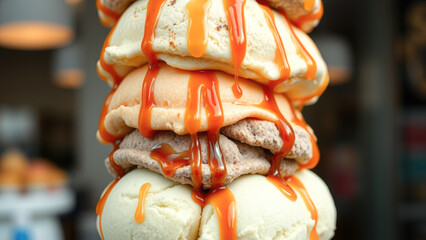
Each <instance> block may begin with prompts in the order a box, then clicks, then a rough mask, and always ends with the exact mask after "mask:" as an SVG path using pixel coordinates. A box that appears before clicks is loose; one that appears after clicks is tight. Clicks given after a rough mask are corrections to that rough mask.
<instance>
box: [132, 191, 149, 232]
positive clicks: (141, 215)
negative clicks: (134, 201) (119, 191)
mask: <svg viewBox="0 0 426 240" xmlns="http://www.w3.org/2000/svg"><path fill="white" fill-rule="evenodd" d="M150 188H151V184H150V183H144V184H143V185H142V186H141V189H140V190H139V201H138V206H137V207H136V212H135V221H136V222H137V223H139V224H141V223H143V222H144V220H145V199H146V195H147V194H148V191H149V189H150Z"/></svg>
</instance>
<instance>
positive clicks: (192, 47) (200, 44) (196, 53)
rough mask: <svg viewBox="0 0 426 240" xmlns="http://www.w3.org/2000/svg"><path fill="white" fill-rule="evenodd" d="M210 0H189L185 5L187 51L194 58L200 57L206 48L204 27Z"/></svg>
mask: <svg viewBox="0 0 426 240" xmlns="http://www.w3.org/2000/svg"><path fill="white" fill-rule="evenodd" d="M209 4H210V0H191V1H189V2H188V3H187V5H186V10H187V11H188V18H189V26H188V36H187V37H188V50H189V53H190V54H191V55H192V56H193V57H196V58H199V57H202V56H203V55H204V53H205V52H206V48H207V38H206V37H207V35H208V33H207V30H206V29H205V27H204V24H205V21H206V12H207V9H208V6H209Z"/></svg>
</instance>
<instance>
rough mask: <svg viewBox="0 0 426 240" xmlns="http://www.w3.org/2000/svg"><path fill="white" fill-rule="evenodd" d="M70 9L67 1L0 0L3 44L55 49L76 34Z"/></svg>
mask: <svg viewBox="0 0 426 240" xmlns="http://www.w3.org/2000/svg"><path fill="white" fill-rule="evenodd" d="M71 26H72V18H71V9H70V7H69V6H68V5H67V4H65V1H64V0H0V46H3V47H7V48H14V49H22V50H43V49H52V48H56V47H59V46H63V45H65V44H67V43H69V42H70V41H71V40H72V38H73V37H74V32H73V29H72V27H71Z"/></svg>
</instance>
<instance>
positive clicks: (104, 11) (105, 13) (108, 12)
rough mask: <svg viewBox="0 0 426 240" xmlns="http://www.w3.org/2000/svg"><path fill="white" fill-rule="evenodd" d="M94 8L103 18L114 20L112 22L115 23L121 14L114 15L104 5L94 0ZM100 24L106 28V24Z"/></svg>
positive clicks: (99, 0)
mask: <svg viewBox="0 0 426 240" xmlns="http://www.w3.org/2000/svg"><path fill="white" fill-rule="evenodd" d="M96 8H97V9H98V10H99V11H100V12H102V13H103V14H104V15H105V16H107V17H109V18H112V19H114V21H117V20H118V19H119V18H120V16H121V14H119V13H116V12H114V11H112V10H111V9H109V8H107V7H106V6H105V5H103V4H102V2H101V0H96ZM101 23H102V24H103V25H105V26H108V24H107V23H106V22H103V21H101Z"/></svg>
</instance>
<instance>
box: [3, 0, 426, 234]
mask: <svg viewBox="0 0 426 240" xmlns="http://www.w3.org/2000/svg"><path fill="white" fill-rule="evenodd" d="M324 8H325V11H324V17H323V19H322V21H321V23H320V24H319V26H318V27H317V28H316V29H314V31H313V32H312V33H311V34H310V35H311V37H312V38H313V39H314V41H315V42H316V43H317V45H318V48H319V49H320V51H321V53H322V54H323V57H324V59H325V60H326V62H327V64H328V65H329V71H330V85H329V87H328V89H327V90H326V91H325V93H324V94H323V96H322V97H321V98H320V99H319V101H318V102H317V104H315V105H313V106H307V107H305V109H304V114H305V117H306V120H307V122H308V123H309V124H310V125H311V126H312V128H313V129H314V130H315V132H316V134H317V136H318V139H319V142H318V143H319V147H320V151H321V161H320V163H319V165H318V166H317V168H315V169H314V171H315V172H316V173H317V174H318V175H320V176H321V177H322V178H323V179H324V181H325V182H326V183H327V185H328V186H329V188H330V190H331V192H332V195H333V197H334V200H335V203H336V207H337V213H338V218H337V231H336V235H335V239H413V240H417V239H426V2H425V1H420V0H392V1H391V0H388V1H386V0H376V1H368V0H361V1H338V0H325V1H324ZM16 22H19V23H18V24H10V23H16ZM42 22H48V23H49V24H48V25H46V26H45V25H43V24H42ZM108 31H109V29H107V28H105V27H103V26H102V25H101V24H100V23H99V21H98V18H97V12H96V8H95V1H84V0H65V1H64V0H26V1H24V0H19V1H17V0H0V73H1V76H0V83H1V87H0V154H1V157H0V169H1V174H0V239H67V240H68V239H99V237H98V235H97V232H96V225H95V221H96V220H95V219H96V214H95V206H96V202H97V200H98V198H99V196H100V194H101V192H102V191H103V189H104V188H105V186H106V185H107V183H108V182H109V181H111V180H112V177H111V176H109V174H108V173H107V171H106V169H105V168H104V167H103V160H104V159H105V158H106V157H107V156H108V154H109V152H110V151H111V150H112V149H111V146H105V145H101V144H99V143H98V142H97V140H96V137H95V134H96V130H97V124H98V118H99V115H100V111H101V107H102V103H103V101H104V99H105V97H106V95H107V93H108V92H109V87H108V86H107V84H106V83H105V82H103V81H102V80H100V79H99V77H98V76H97V73H96V61H97V60H98V57H99V54H100V50H101V47H102V44H103V40H104V39H105V37H106V35H107V33H108ZM25 36H31V37H32V38H31V39H25ZM14 37H18V38H14ZM15 209H19V211H18V210H15ZM37 236H38V237H37ZM40 236H41V238H40ZM25 237H27V238H25Z"/></svg>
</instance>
